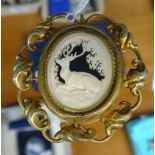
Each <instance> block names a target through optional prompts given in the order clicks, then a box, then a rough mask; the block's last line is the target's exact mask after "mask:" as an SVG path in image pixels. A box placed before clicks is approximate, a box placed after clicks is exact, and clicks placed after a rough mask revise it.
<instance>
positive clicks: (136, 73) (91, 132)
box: [13, 14, 147, 143]
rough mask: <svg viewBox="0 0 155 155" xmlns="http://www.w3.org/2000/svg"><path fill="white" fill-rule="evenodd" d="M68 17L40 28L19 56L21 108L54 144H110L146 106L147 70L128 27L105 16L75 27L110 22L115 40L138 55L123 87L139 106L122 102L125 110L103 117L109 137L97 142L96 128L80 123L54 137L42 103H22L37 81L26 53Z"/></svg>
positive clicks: (63, 126)
mask: <svg viewBox="0 0 155 155" xmlns="http://www.w3.org/2000/svg"><path fill="white" fill-rule="evenodd" d="M65 17H66V15H65V14H62V15H59V16H54V17H50V18H48V19H47V21H46V22H44V23H41V24H39V25H37V26H36V28H35V29H34V30H33V31H32V32H31V33H30V34H29V36H28V39H27V43H26V45H25V46H24V48H22V50H21V51H20V53H19V54H18V55H17V64H16V65H15V67H14V70H13V71H14V74H13V81H14V84H15V85H16V87H17V88H18V90H19V91H18V97H17V98H18V101H19V104H20V106H21V107H22V108H23V109H24V112H25V115H26V116H27V118H28V121H29V123H30V124H31V125H32V126H33V127H35V128H36V129H38V130H40V131H41V132H42V134H43V136H44V137H45V138H46V139H47V140H49V141H51V142H62V141H69V142H73V141H92V142H96V143H101V142H106V141H107V140H109V139H110V138H111V136H112V135H113V134H114V132H115V131H116V129H119V128H122V127H123V126H124V124H125V123H126V122H127V121H128V120H129V119H130V118H131V117H132V113H133V111H135V110H136V109H137V108H138V107H139V106H140V104H141V102H142V94H141V91H140V87H141V86H143V85H144V83H145V76H146V75H147V70H146V67H145V65H144V63H143V61H142V59H141V57H140V55H139V51H138V46H137V45H136V44H135V43H134V42H133V37H132V34H131V33H129V32H128V30H127V28H126V26H124V25H123V24H118V23H113V22H112V21H111V20H110V19H108V18H107V17H104V16H101V15H93V16H90V17H89V18H88V19H84V17H83V16H81V18H80V20H79V21H77V20H76V21H75V23H73V24H80V23H81V24H90V23H91V22H92V20H94V19H96V18H102V19H103V20H104V21H108V22H109V24H110V25H109V26H108V28H107V31H108V32H109V33H111V34H113V37H114V40H115V41H116V43H117V45H118V46H119V47H120V49H121V50H122V52H124V51H126V49H130V50H131V51H133V52H134V53H135V55H136V58H135V59H134V60H133V62H132V65H133V68H131V69H130V70H129V72H128V74H127V76H126V79H125V80H124V82H123V86H124V87H126V88H128V89H129V90H130V91H131V93H132V95H133V96H135V97H137V101H136V103H135V104H131V103H129V102H128V101H122V102H120V106H121V107H122V108H120V109H116V110H114V111H112V112H111V113H110V114H109V115H107V116H103V117H102V118H101V122H102V124H103V125H104V127H105V134H106V135H105V137H103V138H101V139H99V138H97V132H96V130H95V129H94V128H87V129H86V128H85V127H84V126H83V125H81V124H78V123H76V122H75V123H73V124H68V123H66V122H63V123H61V125H60V127H61V129H60V131H58V132H57V133H56V134H55V135H54V136H53V137H52V136H51V134H50V133H49V130H50V121H49V119H48V115H47V113H46V111H45V110H43V109H42V108H41V103H42V99H22V97H21V95H22V92H23V91H26V90H30V89H31V88H32V81H33V79H34V78H33V74H32V73H33V62H32V61H31V60H30V59H26V58H24V57H22V51H23V50H24V49H25V48H26V49H27V50H31V51H36V50H37V48H38V46H37V44H38V43H39V42H41V41H45V40H46V39H47V38H49V37H50V36H51V35H52V34H53V32H54V31H55V29H54V28H53V27H52V23H53V22H54V20H56V19H59V18H65Z"/></svg>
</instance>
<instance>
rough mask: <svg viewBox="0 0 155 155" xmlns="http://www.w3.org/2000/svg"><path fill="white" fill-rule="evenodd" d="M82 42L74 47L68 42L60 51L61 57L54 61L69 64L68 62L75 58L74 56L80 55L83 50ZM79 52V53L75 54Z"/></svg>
mask: <svg viewBox="0 0 155 155" xmlns="http://www.w3.org/2000/svg"><path fill="white" fill-rule="evenodd" d="M82 44H83V42H81V44H80V45H77V46H75V47H73V46H72V45H71V44H69V45H68V46H66V47H65V48H64V50H63V51H62V55H63V57H62V58H57V59H56V60H55V61H56V63H58V64H59V65H61V66H62V64H65V65H69V63H70V62H71V61H73V60H75V59H76V58H78V57H80V56H82V55H83V54H84V53H85V51H84V50H83V46H82ZM79 52H81V53H80V54H77V53H79Z"/></svg>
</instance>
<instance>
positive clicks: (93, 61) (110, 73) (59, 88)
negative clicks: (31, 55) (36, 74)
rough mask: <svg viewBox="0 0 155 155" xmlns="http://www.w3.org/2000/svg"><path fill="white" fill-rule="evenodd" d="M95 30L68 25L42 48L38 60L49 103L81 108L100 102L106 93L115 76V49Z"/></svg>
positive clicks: (109, 89) (110, 87)
mask: <svg viewBox="0 0 155 155" xmlns="http://www.w3.org/2000/svg"><path fill="white" fill-rule="evenodd" d="M94 31H95V32H94ZM96 31H97V30H96V29H95V30H94V29H93V30H91V29H90V31H89V29H88V30H85V29H83V28H81V30H77V29H76V30H75V31H74V29H73V30H70V29H68V32H67V31H64V32H62V33H59V34H58V35H57V36H56V37H54V38H52V40H51V41H50V43H49V45H48V47H47V48H45V50H44V54H43V55H44V56H42V59H41V61H43V62H41V63H42V64H44V71H45V72H46V73H45V72H43V73H40V76H45V78H43V79H42V84H43V86H44V83H45V85H46V90H45V91H46V92H47V94H48V95H47V94H46V95H44V96H47V97H48V98H51V103H50V104H51V105H52V104H53V103H52V101H54V102H55V103H56V105H58V104H59V105H61V107H62V106H63V107H66V108H69V109H73V110H78V111H80V110H85V109H91V108H92V107H95V106H97V105H99V104H100V103H101V102H103V101H104V99H105V98H107V96H108V95H109V93H110V91H111V89H112V85H113V82H114V76H115V75H114V68H115V67H114V65H115V62H114V53H113V49H112V47H111V46H110V45H109V44H110V43H109V42H108V41H106V37H105V36H104V37H103V34H100V33H101V32H100V31H99V32H97V33H96ZM44 59H46V62H45V60H44ZM41 74H43V75H41ZM44 74H45V75H44ZM44 79H45V81H43V80H44ZM40 89H42V88H40ZM57 103H58V104H57ZM48 104H49V103H48ZM51 105H50V106H51ZM53 105H54V104H53ZM63 109H65V108H63Z"/></svg>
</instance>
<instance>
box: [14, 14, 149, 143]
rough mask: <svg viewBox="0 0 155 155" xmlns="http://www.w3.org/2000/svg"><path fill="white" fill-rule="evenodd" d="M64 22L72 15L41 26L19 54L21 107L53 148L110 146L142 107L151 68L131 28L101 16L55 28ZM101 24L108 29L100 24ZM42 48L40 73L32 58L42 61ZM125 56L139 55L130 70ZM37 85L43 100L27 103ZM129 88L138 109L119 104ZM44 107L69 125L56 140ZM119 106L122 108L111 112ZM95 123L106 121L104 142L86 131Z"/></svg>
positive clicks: (17, 75)
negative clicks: (78, 144) (27, 95)
mask: <svg viewBox="0 0 155 155" xmlns="http://www.w3.org/2000/svg"><path fill="white" fill-rule="evenodd" d="M60 18H61V19H66V14H60V15H57V16H54V17H49V18H47V20H46V21H45V22H43V23H41V24H38V25H37V26H36V27H35V28H34V29H33V30H32V31H31V32H30V33H29V35H28V37H27V40H26V43H25V45H24V46H23V47H22V48H21V50H20V51H19V52H18V53H17V56H16V60H17V63H16V64H15V66H14V69H13V71H14V73H13V81H14V84H15V85H16V87H17V88H18V94H17V99H18V102H19V104H20V106H21V108H22V109H23V111H24V113H25V115H26V116H27V119H28V121H29V123H30V124H31V125H32V126H33V127H35V128H36V129H38V130H40V131H41V132H42V134H43V136H44V137H45V138H46V139H47V140H49V141H51V142H63V141H69V142H73V141H90V142H96V143H102V142H106V141H107V140H109V139H110V138H111V137H112V135H113V134H114V133H115V131H116V130H117V129H119V128H122V127H123V126H124V124H125V123H126V122H127V121H128V120H129V119H130V118H131V117H132V114H133V112H134V111H135V110H136V109H137V108H138V107H139V106H140V104H141V102H142V94H141V90H140V88H141V87H142V86H143V85H144V83H145V76H146V75H147V70H146V67H145V64H144V62H143V60H142V58H141V56H140V54H139V50H138V46H137V45H136V44H135V43H134V41H133V37H132V34H131V33H130V32H128V29H127V27H126V26H125V25H123V24H120V23H115V22H114V21H112V20H111V19H109V18H108V17H105V16H103V15H99V14H95V15H92V16H90V17H88V18H86V19H85V18H84V16H83V15H81V17H80V18H79V19H76V20H75V21H74V22H69V21H67V22H68V23H67V24H66V25H64V26H63V27H61V28H57V27H54V23H55V22H56V20H59V19H60ZM97 19H101V20H102V23H103V26H100V27H99V26H98V25H97V24H95V22H94V21H96V20H97ZM40 43H44V48H43V49H42V50H41V56H40V57H39V59H38V60H39V63H38V65H37V67H35V60H34V59H32V58H31V57H30V53H33V55H37V52H38V50H39V48H40V47H39V44H40ZM125 52H130V53H132V55H133V54H134V58H133V60H132V62H131V65H130V66H131V67H130V68H127V67H126V66H125V65H124V61H125V58H124V53H125ZM126 70H127V72H126ZM34 83H35V84H36V85H37V87H38V92H39V94H40V95H39V97H38V98H25V97H24V93H25V92H27V91H30V90H33V91H35V90H34ZM123 87H125V88H128V89H129V93H131V95H133V96H134V97H135V98H136V102H135V103H132V102H130V101H121V102H120V103H115V102H116V98H117V97H118V94H119V92H120V90H121V88H123ZM42 104H45V105H46V106H47V108H48V109H49V110H50V111H51V112H52V113H53V114H55V115H56V116H58V117H59V118H61V119H62V120H64V121H63V122H62V123H61V124H60V130H59V131H58V132H57V133H56V134H55V135H54V136H51V134H50V125H51V122H50V120H49V119H48V114H47V112H46V111H45V109H44V108H42ZM116 104H119V107H118V108H117V109H114V108H113V109H114V110H111V109H112V105H116ZM92 121H100V123H101V125H102V126H103V128H104V130H105V134H104V136H103V137H98V134H97V131H96V129H95V128H94V127H92V128H87V127H86V124H87V123H88V122H89V124H90V123H91V122H92ZM104 130H103V131H104Z"/></svg>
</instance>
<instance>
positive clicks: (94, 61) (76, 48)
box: [54, 40, 106, 101]
mask: <svg viewBox="0 0 155 155" xmlns="http://www.w3.org/2000/svg"><path fill="white" fill-rule="evenodd" d="M88 42H89V41H86V40H81V41H79V43H74V42H71V43H69V44H67V45H66V46H64V47H63V48H62V50H61V52H60V53H59V54H58V55H57V56H56V57H55V59H54V63H55V70H54V74H55V80H56V83H57V90H58V91H59V93H61V90H62V91H63V93H64V92H65V94H67V93H68V95H72V96H77V97H78V95H80V98H82V96H83V100H85V99H86V98H87V99H89V97H92V96H93V95H94V96H95V95H96V94H98V93H99V92H100V91H101V89H102V87H103V85H102V82H103V80H104V79H105V78H106V76H105V73H104V71H103V64H102V61H101V60H100V59H99V56H98V53H97V52H96V51H95V50H94V49H93V48H91V47H89V48H88V47H87V46H88ZM89 46H90V45H89ZM88 49H89V50H88ZM61 96H62V94H61ZM74 99H75V98H74ZM90 99H91V98H90ZM90 99H89V100H90ZM81 101H82V100H81Z"/></svg>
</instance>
